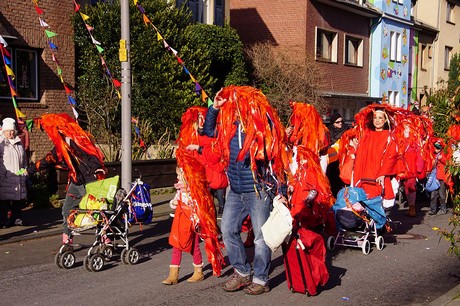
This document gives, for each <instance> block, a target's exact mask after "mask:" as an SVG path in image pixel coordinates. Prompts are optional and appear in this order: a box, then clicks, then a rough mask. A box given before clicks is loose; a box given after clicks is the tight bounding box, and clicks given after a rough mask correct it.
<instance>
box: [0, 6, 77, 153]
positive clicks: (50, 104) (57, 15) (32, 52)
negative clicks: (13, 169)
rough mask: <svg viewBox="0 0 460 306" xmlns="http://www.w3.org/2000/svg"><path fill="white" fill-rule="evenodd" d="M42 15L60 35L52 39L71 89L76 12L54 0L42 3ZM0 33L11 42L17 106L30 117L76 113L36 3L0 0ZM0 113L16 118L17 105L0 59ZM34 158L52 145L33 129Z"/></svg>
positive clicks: (73, 83)
mask: <svg viewBox="0 0 460 306" xmlns="http://www.w3.org/2000/svg"><path fill="white" fill-rule="evenodd" d="M38 5H39V8H40V10H42V11H43V14H41V15H40V17H41V19H42V20H43V21H44V22H46V24H48V25H49V28H47V29H48V30H50V31H52V32H54V33H56V34H57V36H55V37H52V42H53V44H54V45H55V46H57V47H58V49H56V50H54V51H53V52H54V53H55V59H56V60H57V61H58V63H59V67H60V68H61V69H62V78H63V80H64V82H65V83H66V84H68V85H69V87H70V88H73V87H74V86H75V52H74V42H73V27H72V23H71V18H72V15H73V13H74V7H73V2H72V1H60V2H59V5H56V1H53V0H41V1H39V2H38ZM0 35H2V37H3V38H4V39H5V40H6V42H7V43H8V46H7V50H8V51H9V52H10V53H11V61H12V69H13V71H14V73H15V76H16V78H15V80H14V82H15V86H16V91H17V92H18V97H17V98H16V101H17V103H18V107H19V109H20V110H21V112H23V113H24V114H25V115H26V116H27V119H33V118H36V117H39V116H40V115H41V114H43V113H62V112H67V113H69V114H71V115H72V111H71V108H70V106H69V105H68V100H67V96H66V92H65V90H64V86H63V83H62V82H61V80H60V78H59V75H58V73H57V66H56V62H53V59H52V52H51V50H52V49H51V48H50V45H49V44H48V39H47V36H46V35H45V32H44V27H42V26H41V25H40V21H39V10H36V8H35V7H34V4H33V2H31V1H24V0H8V1H0ZM0 66H1V68H2V69H1V71H2V72H1V73H0V115H1V117H2V118H4V117H13V118H14V116H15V115H14V108H13V104H12V99H11V96H10V91H9V87H8V84H7V83H5V81H6V80H5V78H4V63H3V60H2V59H1V58H0ZM30 140H31V147H30V149H31V153H32V158H33V159H34V158H41V157H42V156H43V155H44V154H45V153H46V152H47V151H48V150H49V149H51V148H52V144H51V142H50V141H49V140H48V136H47V135H46V134H45V133H43V132H41V131H39V130H37V129H36V128H33V129H32V131H31V133H30Z"/></svg>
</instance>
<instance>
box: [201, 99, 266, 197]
mask: <svg viewBox="0 0 460 306" xmlns="http://www.w3.org/2000/svg"><path fill="white" fill-rule="evenodd" d="M218 115H219V110H218V109H215V108H214V107H212V106H210V107H209V108H208V112H207V114H206V120H205V123H204V126H203V134H204V135H206V136H208V137H215V127H216V120H217V116H218ZM235 124H237V125H238V124H239V122H235ZM236 130H237V131H236V133H235V135H234V136H233V137H232V139H231V140H230V160H229V161H228V169H227V175H228V179H229V182H230V188H231V189H232V191H233V192H235V193H238V194H241V193H249V192H254V186H256V187H257V186H258V185H257V182H255V181H254V176H253V175H252V171H251V161H250V158H249V153H248V154H246V156H245V157H244V159H243V160H240V161H237V156H238V154H239V152H240V151H241V148H242V146H243V144H244V139H245V136H246V135H245V134H244V133H243V132H241V131H240V130H241V129H239V128H237V129H236Z"/></svg>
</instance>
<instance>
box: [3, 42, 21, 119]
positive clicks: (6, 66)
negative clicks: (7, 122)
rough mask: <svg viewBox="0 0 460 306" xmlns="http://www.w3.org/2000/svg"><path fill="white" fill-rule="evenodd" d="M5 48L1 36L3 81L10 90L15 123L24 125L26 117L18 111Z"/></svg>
mask: <svg viewBox="0 0 460 306" xmlns="http://www.w3.org/2000/svg"><path fill="white" fill-rule="evenodd" d="M7 46H8V43H7V42H6V40H5V39H4V38H3V36H1V35H0V53H1V55H2V59H3V68H4V71H5V72H6V75H5V81H7V82H8V87H9V88H10V95H11V101H12V102H13V107H14V112H15V114H16V121H17V122H18V123H24V118H26V115H25V114H24V113H23V112H21V111H20V110H19V107H18V104H17V102H16V97H17V96H18V94H17V92H16V87H15V86H14V82H13V81H14V79H15V77H16V76H15V75H14V72H13V69H11V54H10V52H8V50H7V49H6V47H7Z"/></svg>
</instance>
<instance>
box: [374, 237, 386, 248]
mask: <svg viewBox="0 0 460 306" xmlns="http://www.w3.org/2000/svg"><path fill="white" fill-rule="evenodd" d="M384 245H385V240H383V237H382V236H377V237H375V246H376V247H377V250H379V251H381V250H383V246H384Z"/></svg>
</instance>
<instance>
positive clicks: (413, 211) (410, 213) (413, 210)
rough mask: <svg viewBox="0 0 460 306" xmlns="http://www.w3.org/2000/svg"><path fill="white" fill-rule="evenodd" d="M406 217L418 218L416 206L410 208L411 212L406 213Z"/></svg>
mask: <svg viewBox="0 0 460 306" xmlns="http://www.w3.org/2000/svg"><path fill="white" fill-rule="evenodd" d="M406 216H408V217H415V216H417V213H416V211H415V206H409V211H408V212H407V213H406Z"/></svg>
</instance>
